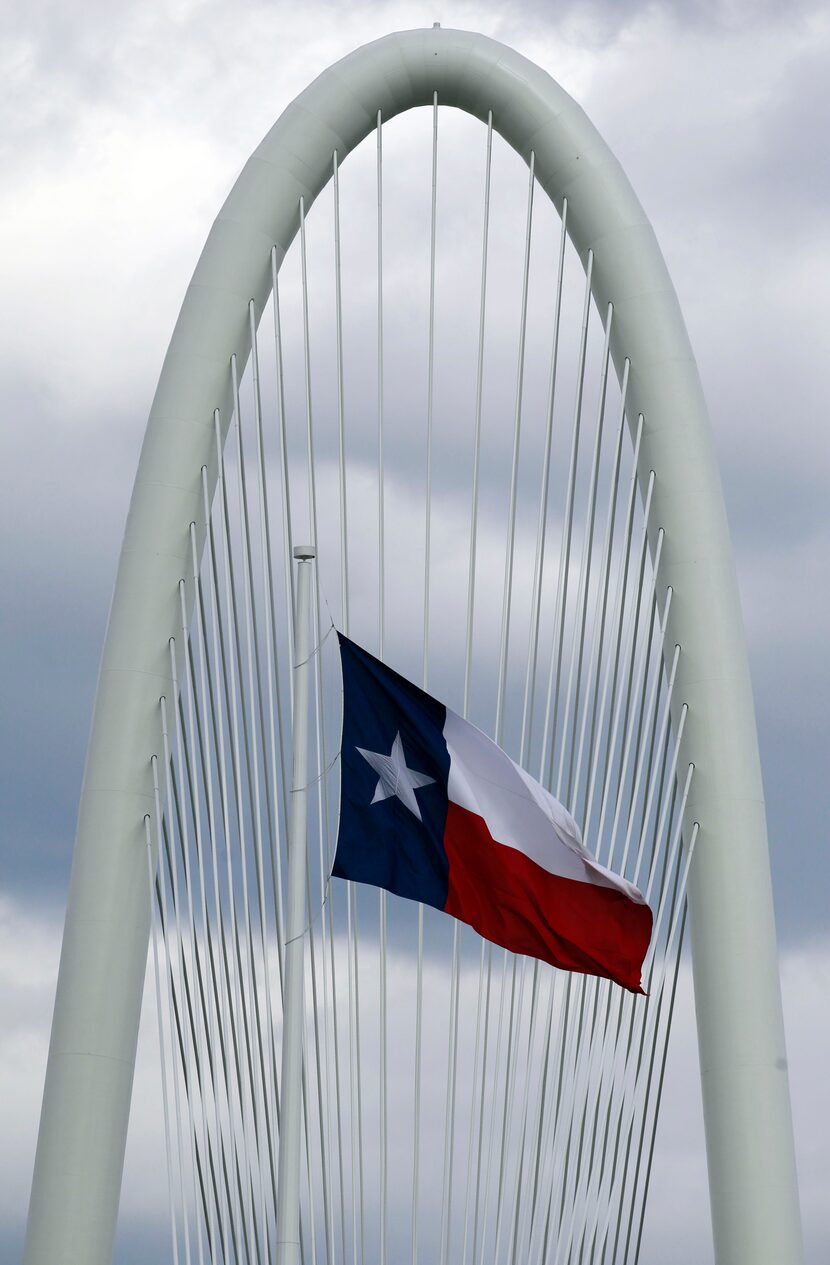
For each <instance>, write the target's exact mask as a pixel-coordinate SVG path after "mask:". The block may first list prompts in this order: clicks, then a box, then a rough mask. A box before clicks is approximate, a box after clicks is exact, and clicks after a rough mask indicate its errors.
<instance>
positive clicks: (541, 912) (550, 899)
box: [332, 634, 651, 992]
mask: <svg viewBox="0 0 830 1265" xmlns="http://www.w3.org/2000/svg"><path fill="white" fill-rule="evenodd" d="M338 636H339V638H340V657H341V663H342V668H343V741H342V748H341V761H342V769H341V802H340V828H339V831H338V837H337V852H336V855H335V859H334V867H333V871H332V872H333V874H335V875H337V876H338V877H340V878H345V879H352V880H354V881H356V882H358V883H372V884H374V886H376V887H383V888H386V890H387V891H389V892H394V893H395V894H396V895H398V896H407V897H409V899H410V900H418V901H422V902H423V903H424V904H425V905H434V906H435V908H436V909H443V910H444V911H445V912H446V913H448V914H452V915H453V917H455V918H459V919H461V921H462V922H466V923H469V925H470V926H471V927H474V928H475V929H476V931H478V932H479V933H480V934H481V935H482V936H484V937H486V939H488V940H492V941H493V942H494V943H495V944H500V945H503V946H504V948H506V949H510V950H512V952H514V953H524V954H527V955H528V956H529V957H535V958H540V959H541V960H542V961H544V962H550V963H551V965H552V966H558V967H561V968H562V969H564V970H568V971H580V972H583V973H584V974H587V975H600V976H604V977H606V978H608V979H612V980H616V981H617V983H619V984H622V985H623V987H624V988H628V989H630V990H631V991H632V992H640V991H641V987H640V975H641V970H642V965H643V958H644V957H645V953H646V950H647V949H648V944H649V940H650V938H651V910H650V909H649V907H648V905H647V904H646V903H645V901H644V899H643V897H642V896H641V895H640V893H639V892H638V891H637V889H636V888H635V887H633V886H632V884H630V883H627V882H626V881H625V880H624V879H622V878H618V877H617V875H615V874H612V873H611V872H610V871H609V870H606V869H605V868H604V867H603V866H601V865H599V864H598V863H597V862H596V861H595V860H594V858H593V857H592V856H591V854H590V852H588V850H587V848H585V846H584V845H583V843H582V837H581V835H580V832H579V827H578V826H577V824H576V822H575V821H574V819H573V817H571V815H570V813H569V812H568V811H567V810H566V809H565V808H564V807H563V806H562V805H561V804H560V803H559V801H558V800H556V799H554V797H553V796H552V795H551V794H549V792H548V791H546V790H545V789H544V787H543V786H541V785H540V784H539V783H538V782H536V781H534V779H533V778H532V777H530V776H529V775H528V774H527V773H525V771H524V769H521V768H520V767H519V765H518V764H515V763H514V761H513V760H511V759H510V757H509V756H508V755H506V754H505V753H504V751H502V750H501V748H500V747H497V746H496V744H495V743H494V742H492V741H491V740H490V739H489V738H488V737H487V736H486V735H485V734H483V733H482V732H481V730H480V729H477V728H476V727H475V725H471V724H470V723H469V722H468V721H466V720H463V719H462V718H461V717H460V716H458V715H457V714H456V713H455V712H453V711H450V709H449V708H448V707H445V706H444V704H443V703H439V702H438V701H437V700H436V699H434V698H432V697H430V695H429V694H426V693H425V692H424V691H423V690H421V689H419V688H418V686H417V685H413V684H412V682H411V681H407V680H406V679H405V678H404V677H402V676H399V674H398V673H397V672H394V671H393V670H392V669H391V668H388V667H387V666H386V665H385V664H383V663H381V662H380V660H378V659H375V658H374V657H373V656H372V655H370V654H369V653H368V652H367V651H366V650H363V649H362V648H361V647H360V646H358V645H356V644H355V643H354V642H353V641H349V639H348V638H347V637H344V636H343V635H342V634H338Z"/></svg>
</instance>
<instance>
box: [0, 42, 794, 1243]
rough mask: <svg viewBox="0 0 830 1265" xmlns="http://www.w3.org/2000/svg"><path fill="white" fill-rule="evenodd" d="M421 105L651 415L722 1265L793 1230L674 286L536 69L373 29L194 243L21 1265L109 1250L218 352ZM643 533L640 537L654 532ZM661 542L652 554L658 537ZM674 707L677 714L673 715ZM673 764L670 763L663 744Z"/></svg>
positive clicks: (81, 844)
mask: <svg viewBox="0 0 830 1265" xmlns="http://www.w3.org/2000/svg"><path fill="white" fill-rule="evenodd" d="M436 92H437V93H438V95H439V98H440V100H441V103H442V104H443V105H453V106H456V107H458V108H459V109H462V110H465V111H467V112H468V113H470V114H473V115H475V116H477V117H478V118H480V119H482V120H484V121H486V119H487V117H488V112H489V111H492V118H493V127H494V129H495V130H496V131H498V132H499V133H500V134H501V135H502V136H503V137H504V139H505V140H506V141H507V142H508V143H509V144H510V145H512V146H513V148H514V149H515V150H516V151H517V152H518V153H519V154H520V155H522V157H523V158H524V159H525V160H526V161H530V155H531V152H532V153H533V155H534V158H533V161H534V164H535V174H536V177H537V179H538V181H539V183H540V184H541V185H542V186H543V187H544V188H545V190H546V191H547V192H548V194H549V195H550V197H551V198H552V200H553V202H554V204H555V205H556V206H557V208H560V207H561V205H562V202H563V199H565V198H566V199H567V205H568V214H567V229H568V233H569V235H570V237H571V239H572V241H573V243H574V245H575V246H576V248H577V249H578V251H579V252H580V255H581V256H582V257H583V259H586V258H587V257H588V254H589V252H590V254H591V257H592V260H593V264H592V273H591V286H592V292H593V297H594V300H595V302H596V304H597V307H598V310H599V311H600V312H601V313H603V312H605V311H606V309H607V306H608V304H609V303H612V304H613V310H614V320H613V329H612V332H611V353H612V356H613V359H614V362H615V365H616V367H617V371H618V373H619V374H622V371H623V364H624V362H625V361H626V360H627V361H629V362H630V366H631V368H630V376H629V381H628V400H629V416H633V417H637V415H638V414H642V415H643V417H644V419H645V422H644V428H643V433H642V440H641V443H640V447H639V476H640V483H641V486H642V487H645V485H646V484H647V482H648V479H649V473H650V471H652V470H656V471H658V478H657V480H656V482H655V485H654V490H653V498H654V510H655V513H654V516H653V518H652V520H651V521H652V522H653V523H656V524H659V525H660V526H661V527H662V528H663V529H664V532H665V535H664V539H663V545H662V549H661V551H660V556H659V576H660V582H661V585H662V588H661V591H665V589H666V587H668V586H670V587H671V588H672V590H673V602H672V605H671V610H670V613H669V626H668V630H667V640H666V644H667V645H668V646H671V647H673V646H674V645H675V643H679V644H681V645H682V648H683V654H682V656H681V659H680V666H679V668H678V673H679V678H678V687H679V688H678V691H677V694H676V698H677V699H678V700H679V702H678V707H679V705H680V702H685V703H686V704H687V705H688V709H689V710H688V716H687V720H686V724H685V730H684V734H683V743H684V747H685V752H686V753H689V754H688V758H689V759H691V758H692V754H691V753H694V759H695V763H696V769H695V777H694V783H693V787H692V791H691V794H690V796H689V800H688V804H687V813H686V830H687V833H688V834H690V833H691V830H692V825H693V823H699V838H698V843H697V853H696V857H695V862H694V866H693V869H692V874H691V878H690V912H691V922H692V933H693V952H694V975H695V990H696V1002H697V1016H698V1031H699V1048H700V1060H701V1071H702V1080H703V1098H704V1110H705V1122H706V1135H707V1152H708V1162H709V1180H710V1190H711V1200H712V1214H713V1226H714V1235H715V1242H716V1254H717V1260H718V1261H719V1262H720V1263H721V1265H725V1263H730V1265H739V1263H741V1265H743V1263H744V1262H747V1261H753V1262H758V1263H759V1265H766V1263H768V1265H773V1262H774V1263H775V1265H797V1262H799V1261H800V1260H801V1247H800V1226H799V1216H798V1203H797V1190H796V1181H795V1169H794V1158H793V1144H792V1129H791V1121H790V1107H789V1092H788V1085H787V1071H786V1056H785V1050H784V1038H783V1023H782V1015H781V1003H780V993H779V985H778V975H777V957H776V945H775V931H774V921H773V911H772V897H771V890H770V878H769V864H768V857H767V846H766V827H765V817H764V805H763V790H762V785H761V776H760V767H759V760H758V751H757V739H756V734H755V721H754V713H753V704H752V695H751V686H750V681H749V674H748V667H747V660H746V652H745V647H744V640H743V630H742V621H741V615H740V609H739V603H738V596H737V588H736V581H735V575H734V567H733V562H732V556H731V548H730V543H729V534H728V528H727V523H726V517H725V512H724V506H723V499H722V494H721V489H720V481H719V476H718V472H717V467H716V463H715V458H714V453H713V448H712V443H711V438H710V434H709V426H708V420H707V414H706V407H705V403H704V400H703V395H702V391H701V387H700V383H699V380H698V375H697V371H696V367H695V364H694V359H693V357H692V353H691V349H690V347H689V342H688V337H687V335H686V331H685V327H684V324H683V320H682V317H681V314H680V311H679V307H678V304H677V300H676V297H675V294H674V290H673V287H672V285H671V281H670V279H669V276H668V273H667V271H666V267H665V264H664V261H663V259H662V255H661V253H660V250H659V247H658V245H657V242H656V239H655V237H654V233H653V230H652V229H651V226H650V225H649V223H648V221H647V219H646V217H645V214H644V212H643V210H642V208H641V207H640V205H639V202H638V201H637V199H636V197H635V195H634V193H633V191H632V189H631V187H630V185H629V183H628V181H627V179H626V177H625V175H624V173H623V172H622V170H621V169H620V167H619V165H618V163H617V162H616V160H615V159H614V157H613V156H612V155H611V153H610V152H609V150H608V148H607V147H606V145H605V144H604V142H603V141H602V139H601V138H600V137H599V135H598V134H597V132H596V131H595V129H594V128H593V126H592V125H591V124H590V122H589V121H588V120H587V118H586V116H585V115H584V114H583V112H582V110H581V109H580V108H579V107H578V106H577V105H576V104H575V103H574V102H573V101H572V100H571V98H570V97H568V95H567V94H566V93H565V92H564V91H563V90H562V89H561V88H560V87H559V86H558V85H557V84H556V83H555V82H554V81H553V80H552V79H551V78H550V77H549V76H548V75H547V74H546V73H545V72H544V71H542V70H541V69H539V68H538V67H536V66H534V65H533V64H532V63H531V62H529V61H527V60H526V59H525V58H523V57H521V56H519V55H518V54H517V53H515V52H513V51H512V50H510V49H508V48H506V47H504V46H503V45H501V44H498V43H496V42H495V41H493V40H490V39H486V38H484V37H482V36H479V35H474V34H469V33H465V32H458V31H448V30H441V29H437V28H434V29H432V30H426V31H412V32H404V33H400V34H395V35H390V36H388V37H386V38H384V39H382V40H379V41H377V42H376V43H373V44H371V45H368V46H366V47H365V48H362V49H359V50H358V51H356V52H355V53H353V54H352V55H351V56H349V57H347V58H346V59H344V60H343V61H342V62H339V63H337V64H336V65H335V66H333V67H331V68H330V69H329V70H328V71H326V72H325V73H324V74H323V75H321V76H320V77H319V78H318V79H317V80H316V81H315V82H314V83H313V84H311V85H310V86H309V88H307V89H306V90H305V92H303V93H302V94H301V95H300V96H299V97H298V98H297V100H296V101H295V102H294V103H293V104H292V105H291V106H290V107H289V108H288V109H287V110H286V111H285V113H284V114H283V115H282V117H281V118H280V119H279V120H278V122H277V123H276V124H275V126H274V127H273V128H272V130H271V131H270V132H269V134H268V135H267V136H266V138H265V139H264V140H263V142H262V143H261V145H260V146H259V147H258V148H257V150H256V151H255V152H254V154H253V155H252V156H251V158H250V159H249V160H248V163H247V164H246V166H245V168H244V170H243V172H242V174H241V175H240V177H239V179H238V181H237V182H236V184H235V186H234V188H233V190H232V191H231V193H230V195H229V197H228V199H227V201H226V202H225V205H224V207H223V208H222V211H221V212H220V214H219V216H218V217H217V220H216V222H215V224H214V226H213V228H212V230H211V232H210V235H209V237H208V240H207V243H206V245H205V248H204V251H203V253H202V256H201V258H200V260H199V264H198V266H197V268H196V271H195V273H194V276H193V279H192V281H191V284H190V287H189V289H188V292H187V295H186V297H185V301H184V304H183V307H182V310H181V313H180V316H179V319H178V322H177V325H176V329H175V331H174V334H173V338H172V340H171V343H170V348H169V350H168V353H167V356H166V359H165V363H164V368H163V370H162V374H161V379H160V382H159V386H158V390H157V392H156V396H155V400H154V402H153V407H152V410H151V414H150V418H149V422H148V427H147V433H146V437H145V441H144V446H143V449H142V454H141V459H140V463H139V469H138V473H137V477H136V483H135V488H134V492H133V497H132V502H131V506H130V513H129V517H128V521H127V527H126V533H125V539H124V545H123V550H122V555H121V562H120V565H119V571H118V578H117V582H116V589H115V594H114V598H113V604H112V609H111V614H110V621H109V628H108V632H107V639H106V644H105V648H104V654H103V660H102V665H101V673H100V678H99V683H98V692H97V697H96V705H95V714H94V719H93V727H92V733H91V738H90V744H89V750H88V755H87V763H86V770H85V777H84V787H83V792H82V798H81V804H80V810H79V821H78V833H77V840H76V847H75V855H74V861H73V869H72V880H71V888H70V897H69V907H68V912H67V921H66V929H65V934H64V942H63V950H62V955H61V966H60V975H59V981H58V991H57V999H56V1005H55V1015H54V1020H53V1028H52V1038H51V1045H50V1051H49V1063H48V1068H47V1078H46V1089H45V1094H44V1103H43V1111H42V1118H41V1127H40V1135H39V1139H38V1150H37V1159H36V1166H35V1177H34V1183H33V1191H32V1201H31V1207H30V1214H29V1229H28V1237H27V1247H26V1256H25V1260H26V1262H27V1265H35V1263H38V1265H41V1263H43V1265H46V1263H47V1262H48V1263H49V1265H54V1263H55V1262H61V1261H66V1262H70V1261H71V1262H77V1261H84V1262H89V1263H90V1265H93V1263H95V1265H97V1263H99V1262H100V1263H102V1265H103V1262H106V1261H108V1260H109V1259H110V1256H111V1251H112V1241H113V1235H114V1227H115V1218H116V1213H117V1206H118V1196H119V1189H120V1179H121V1169H122V1164H123V1155H124V1144H125V1137H126V1128H127V1117H128V1111H129V1102H130V1092H131V1085H132V1075H133V1065H134V1059H135V1048H136V1039H137V1029H138V1016H139V1008H140V999H141V991H142V985H143V980H144V972H145V963H146V955H147V943H148V930H149V923H148V911H149V899H148V878H147V868H146V856H145V826H144V817H145V814H146V813H151V812H152V808H153V774H152V770H151V766H150V755H151V754H152V753H153V751H154V749H155V745H156V741H157V732H158V721H157V707H158V699H159V695H166V696H167V697H169V698H171V699H172V698H173V697H174V695H173V679H172V673H171V665H170V654H169V639H170V638H171V637H172V636H173V635H174V633H175V630H176V629H177V627H179V621H180V595H179V580H180V577H181V576H182V575H183V574H184V573H185V572H186V570H187V567H188V565H189V558H190V552H191V539H190V524H191V523H195V524H196V525H197V532H202V533H203V532H204V529H205V516H204V512H203V488H202V484H201V476H200V470H201V467H202V466H203V465H207V466H208V467H209V470H210V475H209V483H210V486H211V491H212V487H213V484H214V483H215V478H216V469H215V464H216V460H215V447H214V442H213V441H214V425H213V416H214V410H215V409H218V410H219V415H220V418H221V422H222V425H223V426H224V427H226V426H227V424H228V420H229V418H230V414H231V411H232V400H231V398H230V387H229V383H228V372H227V367H228V363H229V361H230V359H231V357H232V356H235V357H236V360H237V363H238V365H239V366H240V369H241V367H242V366H244V364H245V363H246V361H247V359H248V356H249V354H250V350H251V343H250V325H249V315H248V304H249V302H250V301H251V300H253V303H254V305H255V312H256V317H257V319H258V317H259V315H260V314H261V312H262V309H263V306H264V304H265V302H266V300H267V297H268V294H269V292H270V289H271V280H272V274H271V256H272V250H273V248H274V247H276V252H277V259H278V261H279V260H281V259H282V257H283V256H284V254H285V252H286V251H287V249H288V247H289V245H290V243H291V241H292V239H293V237H294V236H295V234H296V232H297V227H298V223H297V204H298V200H299V199H300V198H302V199H303V200H304V205H305V207H306V208H308V207H309V206H310V204H311V203H312V201H313V199H314V198H315V197H316V195H317V194H318V193H319V192H320V190H321V189H322V187H323V186H324V185H325V184H326V183H327V181H328V179H329V177H330V174H331V161H332V153H333V152H334V151H336V152H337V155H338V160H342V159H343V158H345V157H346V155H348V153H349V152H350V151H351V150H352V149H353V148H354V147H355V146H356V145H357V144H358V143H359V142H360V141H361V140H362V139H363V138H364V137H365V136H366V135H367V134H368V133H369V132H370V131H371V130H372V129H373V128H374V127H375V125H376V122H377V118H378V111H380V112H381V113H382V115H383V118H384V120H386V119H389V118H391V117H393V116H394V115H396V114H398V113H400V112H402V111H404V110H408V109H411V108H413V107H415V106H419V105H425V104H431V103H432V101H433V97H434V93H436ZM655 530H656V529H655ZM652 548H653V549H655V548H656V540H653V541H652ZM676 719H677V718H676ZM681 760H682V761H684V753H683V752H682V753H681Z"/></svg>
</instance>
